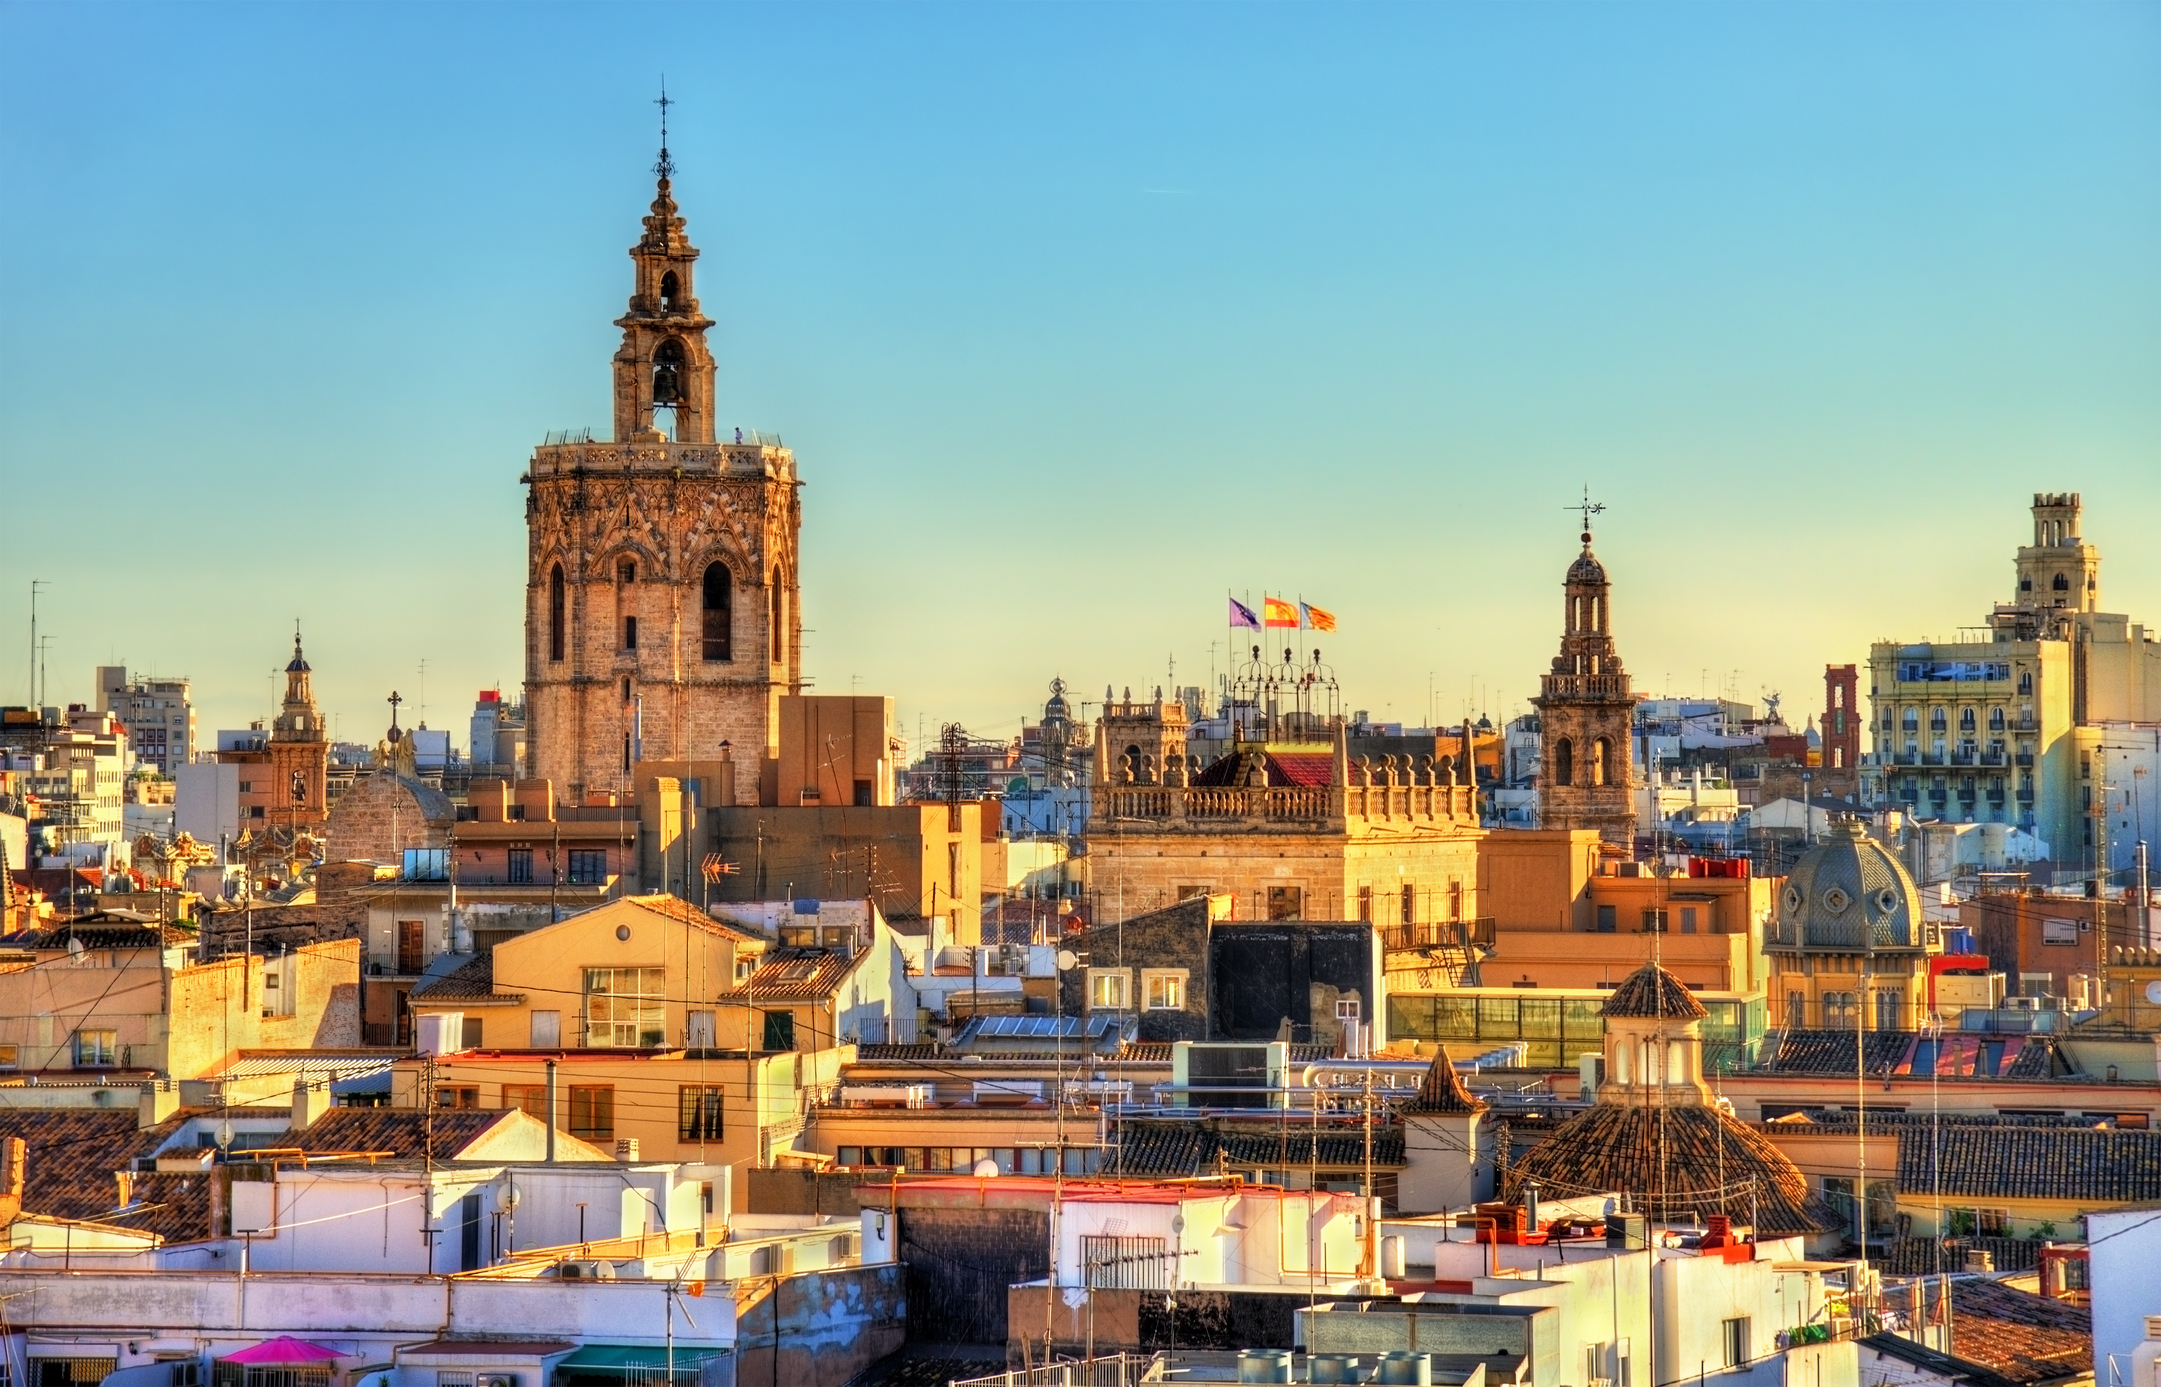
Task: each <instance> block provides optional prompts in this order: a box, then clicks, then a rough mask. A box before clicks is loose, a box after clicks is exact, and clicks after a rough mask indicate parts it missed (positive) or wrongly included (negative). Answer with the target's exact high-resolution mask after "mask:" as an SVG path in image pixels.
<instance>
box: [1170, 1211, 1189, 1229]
mask: <svg viewBox="0 0 2161 1387" xmlns="http://www.w3.org/2000/svg"><path fill="white" fill-rule="evenodd" d="M1171 1231H1172V1232H1173V1233H1183V1232H1185V1231H1186V1216H1185V1215H1184V1214H1182V1213H1178V1214H1172V1215H1171Z"/></svg>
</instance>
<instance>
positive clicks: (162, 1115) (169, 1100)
mask: <svg viewBox="0 0 2161 1387" xmlns="http://www.w3.org/2000/svg"><path fill="white" fill-rule="evenodd" d="M178 1111H180V1088H179V1086H178V1085H177V1084H173V1083H168V1082H162V1081H157V1080H153V1081H152V1082H150V1083H147V1084H144V1085H143V1086H142V1096H141V1097H140V1098H139V1099H137V1100H136V1107H135V1125H136V1126H137V1127H139V1128H144V1129H148V1128H151V1127H155V1126H157V1125H158V1124H159V1123H160V1122H163V1121H164V1120H165V1119H166V1118H168V1117H171V1116H172V1115H173V1114H174V1113H176V1112H178Z"/></svg>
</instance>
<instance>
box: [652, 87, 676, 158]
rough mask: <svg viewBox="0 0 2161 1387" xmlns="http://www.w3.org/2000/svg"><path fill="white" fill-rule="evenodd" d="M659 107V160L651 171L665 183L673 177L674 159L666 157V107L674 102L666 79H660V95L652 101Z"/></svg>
mask: <svg viewBox="0 0 2161 1387" xmlns="http://www.w3.org/2000/svg"><path fill="white" fill-rule="evenodd" d="M653 104H654V105H655V106H658V107H659V108H660V161H659V162H658V163H656V164H654V165H653V173H654V175H655V176H656V177H658V178H659V179H660V181H661V182H663V183H665V182H667V181H668V180H669V179H671V178H673V177H675V160H673V159H671V158H669V157H668V108H669V107H670V106H673V105H674V104H675V102H674V101H673V100H672V99H670V97H669V96H668V79H667V78H666V77H665V76H663V77H662V78H661V79H660V97H659V99H658V100H656V101H654V103H653Z"/></svg>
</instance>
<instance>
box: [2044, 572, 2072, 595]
mask: <svg viewBox="0 0 2161 1387" xmlns="http://www.w3.org/2000/svg"><path fill="white" fill-rule="evenodd" d="M2049 586H2050V587H2052V588H2054V589H2056V591H2058V592H2069V591H2070V590H2071V580H2070V579H2069V578H2066V577H2064V576H2063V575H2062V574H2061V573H2059V574H2057V575H2056V581H2054V582H2052V583H2050V584H2049Z"/></svg>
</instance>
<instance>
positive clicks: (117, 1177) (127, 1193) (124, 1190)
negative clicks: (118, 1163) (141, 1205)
mask: <svg viewBox="0 0 2161 1387" xmlns="http://www.w3.org/2000/svg"><path fill="white" fill-rule="evenodd" d="M113 1184H114V1185H115V1186H116V1187H117V1193H118V1194H119V1196H120V1198H119V1203H118V1205H117V1207H119V1208H122V1209H125V1208H127V1207H128V1206H129V1205H130V1204H133V1203H134V1202H135V1172H134V1171H132V1170H116V1171H114V1172H113Z"/></svg>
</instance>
